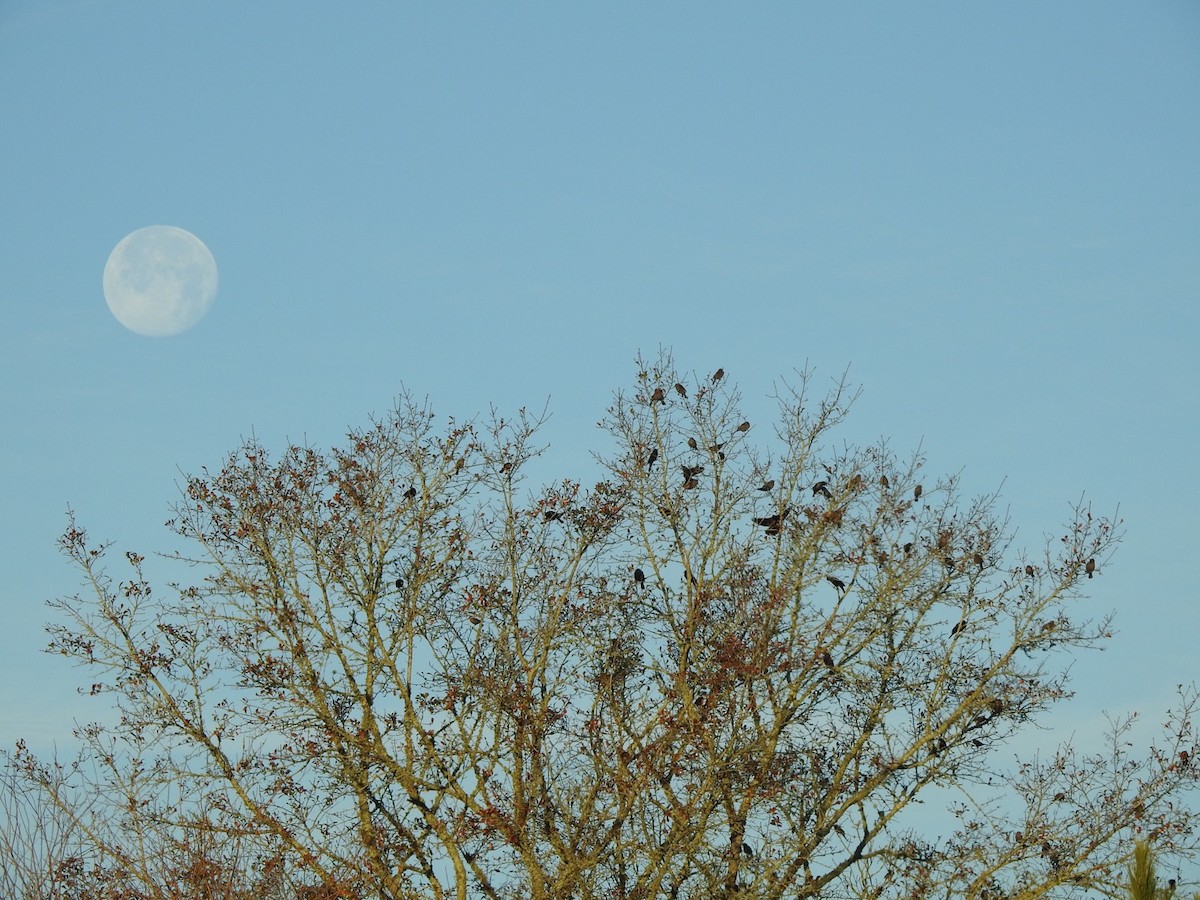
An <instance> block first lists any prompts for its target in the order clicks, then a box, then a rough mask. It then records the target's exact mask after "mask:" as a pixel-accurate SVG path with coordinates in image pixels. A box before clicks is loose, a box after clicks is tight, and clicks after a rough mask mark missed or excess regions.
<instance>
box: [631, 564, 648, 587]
mask: <svg viewBox="0 0 1200 900" xmlns="http://www.w3.org/2000/svg"><path fill="white" fill-rule="evenodd" d="M633 581H634V583H635V584H636V585H637V586H638V587H639V588H640V587H644V586H645V584H646V573H645V572H643V571H642V570H641V569H640V568H637V569H634V570H633Z"/></svg>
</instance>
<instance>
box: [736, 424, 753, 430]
mask: <svg viewBox="0 0 1200 900" xmlns="http://www.w3.org/2000/svg"><path fill="white" fill-rule="evenodd" d="M737 430H738V431H741V432H747V431H749V430H750V423H749V422H743V423H742V424H741V425H739V426H738V427H737Z"/></svg>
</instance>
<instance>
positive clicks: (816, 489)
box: [812, 481, 833, 500]
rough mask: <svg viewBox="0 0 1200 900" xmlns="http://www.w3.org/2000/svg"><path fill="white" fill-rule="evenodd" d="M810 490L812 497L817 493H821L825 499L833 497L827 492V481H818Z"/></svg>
mask: <svg viewBox="0 0 1200 900" xmlns="http://www.w3.org/2000/svg"><path fill="white" fill-rule="evenodd" d="M812 492H813V496H814V497H815V496H817V494H823V495H824V496H825V497H826V498H827V499H829V500H832V499H833V494H831V493H829V482H828V481H818V482H817V483H816V484H814V485H813V486H812Z"/></svg>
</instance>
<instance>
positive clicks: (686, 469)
mask: <svg viewBox="0 0 1200 900" xmlns="http://www.w3.org/2000/svg"><path fill="white" fill-rule="evenodd" d="M679 468H681V469H682V470H683V480H684V481H692V480H694V479H695V477H696V476H697V475H700V474H702V473H703V472H704V466H680V467H679Z"/></svg>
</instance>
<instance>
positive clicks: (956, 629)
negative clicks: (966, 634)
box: [950, 619, 967, 637]
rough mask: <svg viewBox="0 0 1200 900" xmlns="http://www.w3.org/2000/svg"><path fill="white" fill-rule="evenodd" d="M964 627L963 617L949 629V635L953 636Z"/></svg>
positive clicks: (964, 620)
mask: <svg viewBox="0 0 1200 900" xmlns="http://www.w3.org/2000/svg"><path fill="white" fill-rule="evenodd" d="M966 627H967V620H966V619H963V620H962V621H961V622H959V623H958V624H957V625H955V626H954V627H953V628H952V629H950V637H954V636H955V635H956V634H958V633H959V632H960V631H962V630H963V629H964V628H966Z"/></svg>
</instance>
